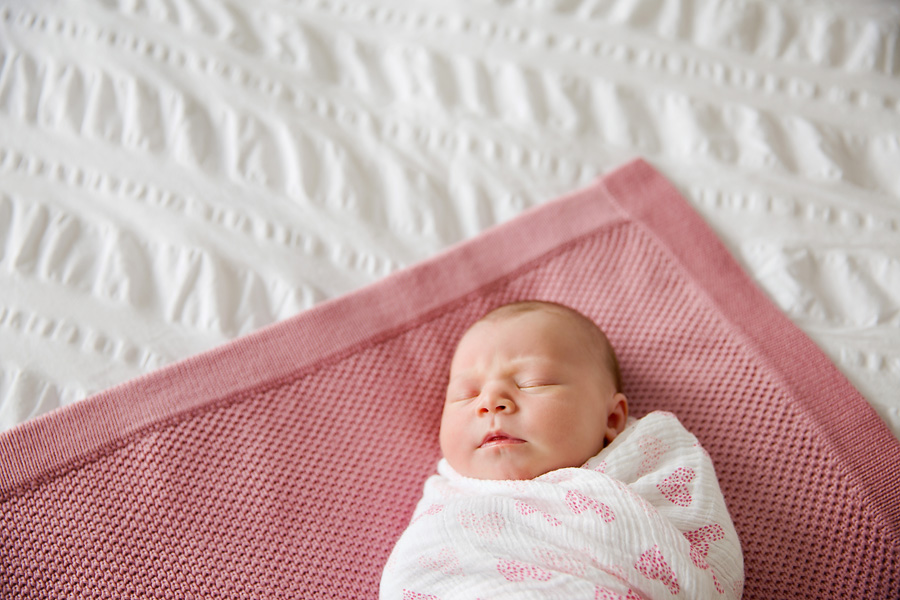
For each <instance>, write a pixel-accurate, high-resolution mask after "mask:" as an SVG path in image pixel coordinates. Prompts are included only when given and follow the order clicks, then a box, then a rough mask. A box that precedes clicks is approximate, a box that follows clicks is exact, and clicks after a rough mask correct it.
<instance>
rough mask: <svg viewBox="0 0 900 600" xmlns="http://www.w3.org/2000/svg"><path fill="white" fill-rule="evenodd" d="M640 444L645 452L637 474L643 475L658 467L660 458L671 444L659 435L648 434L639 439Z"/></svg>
mask: <svg viewBox="0 0 900 600" xmlns="http://www.w3.org/2000/svg"><path fill="white" fill-rule="evenodd" d="M638 446H640V448H641V452H643V454H644V458H643V460H641V466H640V467H638V472H637V476H638V477H642V476H644V475H646V474H647V473H649V472H651V471H653V469H655V468H656V465H658V464H659V461H660V459H661V458H662V457H663V455H664V454H665V453H666V452H668V450H669V445H668V444H666V443H665V442H664V441H662V440H661V439H659V438H658V437H655V436H652V435H647V436H644V437H642V438H641V439H640V441H638Z"/></svg>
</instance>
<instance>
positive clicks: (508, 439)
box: [478, 431, 525, 448]
mask: <svg viewBox="0 0 900 600" xmlns="http://www.w3.org/2000/svg"><path fill="white" fill-rule="evenodd" d="M524 443H525V440H520V439H519V438H516V437H512V436H511V435H507V434H505V433H503V432H502V431H492V432H490V433H489V434H487V435H486V436H484V439H483V440H481V445H480V446H478V447H479V448H491V447H493V446H505V445H511V444H524Z"/></svg>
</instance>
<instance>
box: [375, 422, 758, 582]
mask: <svg viewBox="0 0 900 600" xmlns="http://www.w3.org/2000/svg"><path fill="white" fill-rule="evenodd" d="M438 473H439V474H438V475H434V476H432V477H430V478H429V479H428V481H427V482H426V483H425V492H424V496H423V497H422V499H421V500H420V501H419V504H418V506H417V507H416V510H415V513H414V515H413V518H412V520H411V522H410V525H409V527H408V528H407V529H406V531H405V532H404V533H403V535H402V536H401V538H400V540H399V541H398V542H397V545H396V546H395V547H394V550H393V552H392V553H391V556H390V558H389V560H388V562H387V565H386V566H385V570H384V574H383V576H382V581H381V598H382V599H388V598H397V599H402V600H413V599H423V600H424V599H440V600H449V599H451V598H471V599H473V600H474V599H475V598H480V599H482V600H488V599H496V598H585V599H603V600H606V599H615V598H623V599H633V598H722V599H731V598H739V597H740V596H741V589H742V587H743V558H742V554H741V547H740V542H739V541H738V537H737V533H736V532H735V529H734V526H733V524H732V521H731V517H730V516H729V514H728V510H727V509H726V506H725V501H724V498H723V497H722V493H721V491H720V490H719V484H718V481H717V479H716V475H715V472H714V470H713V465H712V461H711V460H710V458H709V455H708V454H707V453H706V451H704V450H703V448H702V447H701V446H700V444H699V443H698V442H697V439H696V438H695V437H694V436H693V435H692V434H691V433H690V432H688V431H687V430H686V429H685V428H684V427H683V426H682V425H681V423H679V422H678V419H677V418H675V416H674V415H672V414H670V413H664V412H653V413H650V414H649V415H647V416H646V417H644V418H642V419H640V420H638V421H636V422H634V423H632V424H631V425H630V426H629V427H628V428H627V429H626V430H625V431H623V432H622V433H621V434H620V435H619V436H618V437H617V438H616V440H615V441H613V442H612V443H611V444H610V445H609V446H607V447H606V448H604V449H603V450H602V451H601V452H600V453H599V454H598V455H597V456H595V457H594V458H592V459H591V460H589V461H588V462H587V463H586V464H585V465H583V466H582V467H581V468H568V469H559V470H556V471H551V472H550V473H546V474H544V475H542V476H540V477H537V478H535V479H532V480H528V481H488V480H478V479H470V478H467V477H463V476H461V475H459V474H458V473H456V472H455V471H454V470H453V469H452V468H451V467H450V465H449V464H448V463H447V462H446V460H443V459H442V460H441V461H440V463H439V464H438Z"/></svg>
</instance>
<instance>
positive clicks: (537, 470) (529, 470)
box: [450, 463, 583, 481]
mask: <svg viewBox="0 0 900 600" xmlns="http://www.w3.org/2000/svg"><path fill="white" fill-rule="evenodd" d="M581 464H583V463H579V464H578V465H558V466H551V467H548V466H543V467H542V466H539V465H508V464H504V465H499V464H488V465H475V466H464V467H462V468H457V467H456V466H454V465H453V464H452V463H450V466H451V467H453V470H454V471H456V472H457V473H459V474H460V475H462V476H463V477H469V478H470V479H483V480H486V481H524V480H528V479H535V478H536V477H540V476H541V475H546V474H547V473H550V472H551V471H555V470H557V469H563V468H566V467H568V466H578V467H580V466H581Z"/></svg>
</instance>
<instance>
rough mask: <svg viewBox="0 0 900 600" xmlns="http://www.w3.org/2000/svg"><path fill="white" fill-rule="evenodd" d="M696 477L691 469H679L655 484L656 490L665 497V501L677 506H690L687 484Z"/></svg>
mask: <svg viewBox="0 0 900 600" xmlns="http://www.w3.org/2000/svg"><path fill="white" fill-rule="evenodd" d="M696 476H697V474H696V473H694V470H693V469H689V468H687V467H679V468H678V469H676V470H675V472H674V473H672V474H671V475H669V476H668V477H666V478H665V479H663V480H662V481H661V482H660V483H658V484H657V486H656V487H657V489H659V491H660V493H662V495H663V496H664V497H665V499H666V500H668V501H669V502H671V503H672V504H677V505H678V506H690V505H691V501H692V500H693V498H691V491H690V490H689V489H688V486H687V484H689V483H690V482H692V481H693V480H694V478H695V477H696Z"/></svg>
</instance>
